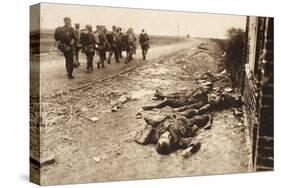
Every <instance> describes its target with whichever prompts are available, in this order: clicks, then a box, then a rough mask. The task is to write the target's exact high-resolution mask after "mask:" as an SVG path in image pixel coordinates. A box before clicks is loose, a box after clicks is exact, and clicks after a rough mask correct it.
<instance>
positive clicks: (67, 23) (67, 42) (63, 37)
mask: <svg viewBox="0 0 281 188" xmlns="http://www.w3.org/2000/svg"><path fill="white" fill-rule="evenodd" d="M63 20H64V26H62V27H58V28H57V29H56V31H55V39H56V41H59V46H58V48H59V49H60V50H61V51H62V52H63V55H64V57H65V67H66V71H67V77H68V78H69V79H73V78H74V77H73V75H72V73H73V66H74V65H73V55H74V44H75V43H76V42H77V36H76V34H75V31H74V28H73V27H72V26H71V19H70V18H69V17H65V18H64V19H63Z"/></svg>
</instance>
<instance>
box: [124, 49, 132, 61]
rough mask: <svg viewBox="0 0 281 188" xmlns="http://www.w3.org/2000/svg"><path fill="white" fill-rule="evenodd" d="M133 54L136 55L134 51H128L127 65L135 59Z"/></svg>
mask: <svg viewBox="0 0 281 188" xmlns="http://www.w3.org/2000/svg"><path fill="white" fill-rule="evenodd" d="M133 53H134V50H133V49H129V50H127V57H126V61H125V62H126V63H129V62H130V61H131V60H132V59H133Z"/></svg>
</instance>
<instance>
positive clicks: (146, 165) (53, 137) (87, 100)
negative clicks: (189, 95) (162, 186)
mask: <svg viewBox="0 0 281 188" xmlns="http://www.w3.org/2000/svg"><path fill="white" fill-rule="evenodd" d="M200 43H205V46H207V48H208V49H207V50H205V51H202V50H199V49H198V48H197V47H198V45H199V44H200ZM221 53H222V52H221V51H220V49H219V47H218V45H217V44H216V43H214V42H212V41H211V40H207V39H205V40H203V39H190V41H189V42H187V43H184V44H177V45H172V46H165V47H159V48H155V49H151V51H150V52H149V57H148V60H147V61H146V62H143V61H142V60H140V59H139V58H140V57H137V59H136V60H134V61H133V62H132V63H131V64H129V65H128V66H127V65H124V64H120V65H119V64H115V63H113V64H112V65H110V66H107V68H106V69H104V70H95V71H94V72H93V73H92V74H86V73H84V72H83V68H81V67H80V68H79V69H77V70H75V76H76V79H75V80H73V81H72V80H71V81H69V80H67V79H66V78H65V75H64V74H63V73H62V72H63V71H64V67H63V66H61V63H62V58H57V59H59V62H58V63H60V65H58V64H57V62H55V61H57V59H56V58H54V59H53V60H52V61H50V62H49V64H47V63H46V62H44V63H43V64H42V66H41V68H42V70H43V72H42V73H41V74H42V75H41V84H43V85H42V86H43V88H42V90H41V91H42V92H43V95H44V97H43V99H42V107H43V123H44V124H43V126H41V139H42V141H41V149H42V150H41V152H42V153H44V155H46V156H47V157H49V156H53V157H54V158H55V160H56V163H55V164H52V165H49V166H46V167H43V168H42V171H41V175H42V179H41V180H42V183H43V184H65V183H78V182H93V181H113V180H128V179H143V178H160V177H172V176H191V175H207V174H221V173H236V172H248V171H249V170H248V169H249V168H248V165H249V163H248V162H249V150H248V147H247V142H246V140H245V130H244V125H243V124H241V123H239V121H238V120H237V119H236V118H235V117H234V115H233V114H232V111H231V109H228V110H224V111H222V112H218V113H215V114H214V122H213V126H212V128H211V129H210V130H201V131H199V133H198V135H197V136H196V137H195V139H196V140H199V141H200V142H201V143H202V147H201V149H200V150H199V152H197V153H196V154H194V155H193V156H191V157H190V158H188V159H183V158H182V156H181V155H180V152H181V151H177V152H174V153H171V154H169V155H159V154H157V152H156V151H155V147H154V146H153V145H148V146H142V145H138V144H136V143H135V142H134V135H135V133H136V131H139V130H141V129H142V128H143V126H144V121H143V120H142V119H136V114H137V112H138V111H139V110H140V107H141V106H143V105H144V104H148V103H153V101H152V100H151V98H152V96H153V94H154V91H155V90H156V89H161V90H163V91H165V92H167V93H169V92H175V91H178V90H181V89H189V88H194V87H197V85H196V84H195V82H194V78H196V77H197V76H198V75H200V74H202V73H204V72H205V71H207V70H209V71H211V72H216V71H217V66H216V63H217V59H218V58H219V56H220V55H221ZM53 61H54V62H53ZM83 66H84V65H82V67H83ZM43 67H46V69H44V68H43ZM47 67H48V68H47ZM125 70H127V71H125ZM118 71H121V72H122V73H121V74H117V73H118ZM115 74H116V76H113V77H112V75H115ZM110 75H111V76H110ZM105 78H106V79H105ZM98 80H99V81H98ZM81 86H83V87H81ZM79 87H80V88H79ZM71 88H72V90H71ZM73 88H76V89H73ZM69 89H70V90H69ZM61 90H63V91H66V92H65V93H63V92H61ZM54 93H60V94H58V95H55V96H54V95H53V94H54ZM129 93H130V95H131V96H134V97H132V100H130V101H128V102H127V103H125V105H124V106H123V108H121V109H120V110H119V111H118V112H111V106H112V103H113V102H114V101H116V100H118V98H119V97H121V96H124V95H127V94H129ZM50 96H52V97H50Z"/></svg>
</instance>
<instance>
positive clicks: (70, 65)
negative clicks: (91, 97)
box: [55, 17, 150, 79]
mask: <svg viewBox="0 0 281 188" xmlns="http://www.w3.org/2000/svg"><path fill="white" fill-rule="evenodd" d="M55 40H56V41H58V48H59V49H60V50H61V51H62V52H63V54H64V57H65V62H66V71H67V77H68V78H69V79H73V78H74V77H73V75H72V73H73V69H74V67H79V65H80V62H79V53H80V51H82V52H83V53H84V54H85V56H86V60H87V67H86V71H85V72H87V73H89V72H92V71H93V60H94V56H95V55H96V54H97V55H98V56H99V61H98V62H97V68H98V69H99V68H104V67H105V65H104V62H105V61H107V63H108V64H110V62H111V59H112V56H113V55H114V57H115V62H116V63H120V58H122V51H126V54H127V55H126V58H125V63H129V62H130V61H131V60H132V58H133V54H136V48H137V40H138V39H137V37H136V34H135V33H134V30H133V29H132V28H129V29H128V30H127V31H126V32H122V28H120V27H116V26H112V31H108V30H107V29H106V27H105V26H102V25H97V26H96V30H95V31H94V30H93V28H92V26H91V25H86V26H85V28H84V29H80V24H79V23H76V24H75V26H74V27H72V26H71V18H69V17H65V18H64V26H62V27H57V28H56V30H55ZM149 40H150V39H149V37H148V35H147V33H146V32H145V31H144V29H142V32H141V33H140V35H139V43H140V46H141V49H142V56H143V60H145V59H146V54H147V51H148V49H149V48H150V46H149ZM107 52H108V58H106V55H107Z"/></svg>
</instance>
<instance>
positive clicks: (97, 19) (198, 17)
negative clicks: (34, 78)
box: [31, 3, 246, 38]
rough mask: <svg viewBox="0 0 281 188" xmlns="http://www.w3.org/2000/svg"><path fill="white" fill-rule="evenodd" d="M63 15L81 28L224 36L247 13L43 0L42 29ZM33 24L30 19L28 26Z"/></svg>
mask: <svg viewBox="0 0 281 188" xmlns="http://www.w3.org/2000/svg"><path fill="white" fill-rule="evenodd" d="M31 15H32V14H31ZM66 16H68V17H71V19H72V22H73V23H77V22H78V23H80V25H81V27H82V28H83V27H84V26H85V25H86V24H91V25H92V26H93V27H95V26H96V25H105V26H106V27H107V28H108V29H111V26H112V25H117V26H120V27H122V28H125V29H128V28H129V27H132V28H133V29H134V31H135V32H136V33H139V32H140V31H141V29H142V28H143V29H145V30H146V32H147V33H148V34H151V35H168V36H178V35H180V36H186V35H187V34H189V35H190V36H192V37H210V38H226V31H227V29H229V28H231V27H236V28H241V29H244V28H245V23H246V16H235V15H222V14H207V13H193V12H176V11H161V10H145V9H130V8H113V7H100V6H88V5H87V6H83V5H65V4H48V3H43V4H41V29H54V28H56V27H57V26H60V25H63V18H64V17H66ZM36 20H38V19H36ZM34 25H35V24H34V23H33V22H31V30H33V29H34Z"/></svg>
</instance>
